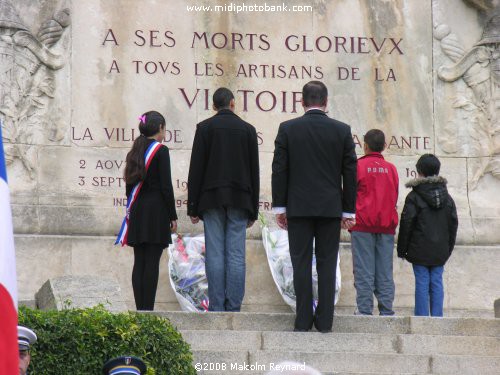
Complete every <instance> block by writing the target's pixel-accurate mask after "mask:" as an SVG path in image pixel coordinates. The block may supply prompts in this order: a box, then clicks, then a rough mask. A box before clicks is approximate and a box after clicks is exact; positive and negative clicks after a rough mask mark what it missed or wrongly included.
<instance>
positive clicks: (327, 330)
mask: <svg viewBox="0 0 500 375" xmlns="http://www.w3.org/2000/svg"><path fill="white" fill-rule="evenodd" d="M316 330H317V331H318V332H321V333H331V332H332V330H331V329H317V328H316Z"/></svg>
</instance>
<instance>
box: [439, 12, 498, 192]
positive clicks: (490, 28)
mask: <svg viewBox="0 0 500 375" xmlns="http://www.w3.org/2000/svg"><path fill="white" fill-rule="evenodd" d="M434 36H435V38H436V39H438V40H440V42H441V48H442V50H443V52H444V53H445V54H446V55H447V56H448V57H449V58H450V59H451V60H452V61H453V62H454V64H453V65H449V66H448V65H446V66H441V67H440V68H439V69H438V72H437V75H438V77H439V79H441V80H443V81H445V82H454V81H456V80H458V79H463V81H464V82H465V83H466V84H467V86H468V88H469V89H470V93H471V95H469V96H468V97H465V96H464V97H459V98H457V100H456V101H455V103H454V107H455V108H462V109H463V110H465V111H466V113H467V119H468V120H469V123H470V126H471V131H470V135H471V138H472V141H473V145H472V146H473V149H474V151H475V156H486V158H483V159H482V160H483V161H482V163H481V165H480V167H479V168H478V169H477V170H476V171H475V173H474V175H473V177H472V179H471V181H470V183H471V187H472V188H476V187H477V184H478V182H479V180H480V179H481V177H482V176H484V175H485V174H491V175H493V176H494V177H496V178H498V179H500V116H499V109H500V90H499V87H500V48H499V46H500V14H498V13H497V14H494V15H493V16H490V19H489V20H488V22H487V23H486V26H485V28H484V30H483V35H482V38H481V40H480V41H479V42H477V43H476V44H475V45H474V46H473V47H472V48H471V49H470V50H468V51H465V49H464V48H463V47H462V46H461V44H460V42H459V41H458V38H457V36H456V35H455V34H453V33H451V30H450V27H449V26H448V25H445V24H439V25H437V26H436V27H435V29H434ZM453 134H456V129H455V128H454V127H450V126H449V125H448V126H447V127H446V128H445V129H444V135H445V137H444V138H443V139H442V140H441V145H442V148H443V149H444V150H445V151H446V152H450V153H452V152H456V151H457V145H456V142H457V139H456V136H453Z"/></svg>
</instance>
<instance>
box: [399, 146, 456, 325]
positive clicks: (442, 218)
mask: <svg viewBox="0 0 500 375" xmlns="http://www.w3.org/2000/svg"><path fill="white" fill-rule="evenodd" d="M440 167H441V163H440V162H439V159H438V158H437V157H436V156H434V155H432V154H426V155H422V157H420V159H419V160H418V162H417V172H418V174H419V178H417V179H415V180H412V181H410V182H408V183H407V184H406V187H411V188H413V191H411V192H410V194H408V196H407V197H406V201H405V206H404V208H403V212H402V213H401V221H400V227H399V238H398V257H400V258H406V260H408V261H409V262H410V263H412V264H413V272H414V274H415V315H417V316H428V315H429V312H430V315H431V316H443V299H444V290H443V271H444V264H445V263H446V261H447V260H448V258H449V257H450V255H451V252H452V251H453V247H454V246H455V239H456V237H457V228H458V218H457V209H456V207H455V202H454V201H453V199H452V198H451V196H450V195H449V194H448V190H447V189H446V183H447V181H446V179H444V178H443V177H441V176H439V169H440Z"/></svg>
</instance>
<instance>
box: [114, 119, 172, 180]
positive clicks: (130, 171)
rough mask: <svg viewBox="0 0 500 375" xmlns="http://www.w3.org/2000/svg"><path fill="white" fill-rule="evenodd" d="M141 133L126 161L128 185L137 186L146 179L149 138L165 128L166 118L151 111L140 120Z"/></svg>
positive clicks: (125, 175) (124, 175)
mask: <svg viewBox="0 0 500 375" xmlns="http://www.w3.org/2000/svg"><path fill="white" fill-rule="evenodd" d="M139 120H140V122H139V131H140V133H141V135H140V136H139V137H138V138H137V139H136V140H135V141H134V144H133V145H132V149H131V150H130V151H129V153H128V154H127V158H126V159H125V162H126V164H125V172H124V173H123V177H124V178H125V182H126V183H127V184H131V185H133V184H136V183H138V182H139V181H142V180H144V178H145V177H146V167H145V165H144V153H145V152H146V147H147V145H148V137H152V136H153V135H155V134H158V132H159V131H160V129H163V128H164V127H165V118H164V117H163V116H162V115H161V114H160V113H158V112H156V111H149V112H146V113H145V114H143V115H142V116H141V117H140V118H139Z"/></svg>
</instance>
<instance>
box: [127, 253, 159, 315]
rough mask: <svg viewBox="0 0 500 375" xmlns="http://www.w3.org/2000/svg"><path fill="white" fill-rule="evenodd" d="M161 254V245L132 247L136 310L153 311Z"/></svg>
mask: <svg viewBox="0 0 500 375" xmlns="http://www.w3.org/2000/svg"><path fill="white" fill-rule="evenodd" d="M162 252H163V246H162V245H151V244H143V245H138V246H134V269H133V270H132V288H133V289H134V299H135V306H136V308H137V310H150V311H153V309H154V306H155V298H156V288H157V286H158V273H159V269H160V258H161V254H162Z"/></svg>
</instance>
